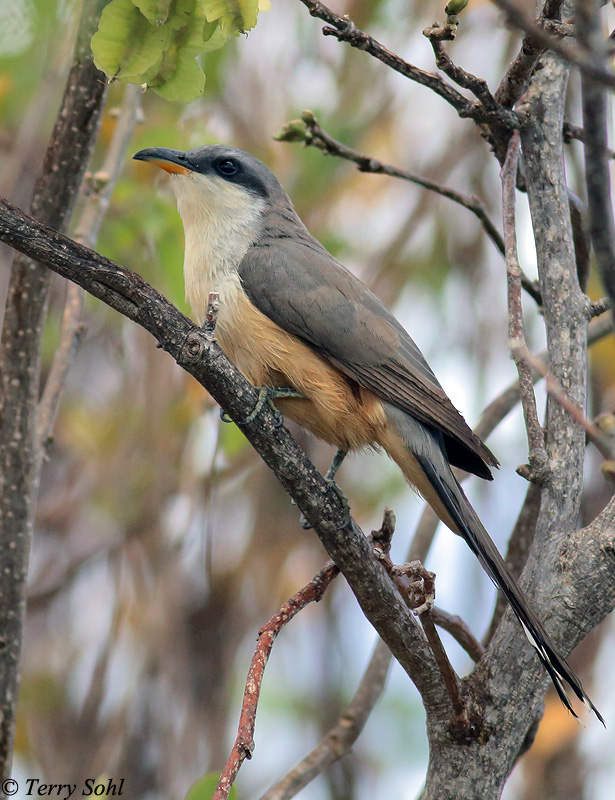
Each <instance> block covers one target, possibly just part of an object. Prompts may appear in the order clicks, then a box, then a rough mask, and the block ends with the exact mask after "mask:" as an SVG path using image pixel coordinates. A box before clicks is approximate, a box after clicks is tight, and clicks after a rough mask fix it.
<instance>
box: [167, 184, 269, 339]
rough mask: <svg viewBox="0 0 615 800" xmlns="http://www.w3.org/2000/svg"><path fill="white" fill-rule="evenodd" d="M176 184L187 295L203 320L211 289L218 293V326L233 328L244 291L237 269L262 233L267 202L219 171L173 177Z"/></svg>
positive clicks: (192, 306)
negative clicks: (261, 227) (262, 216)
mask: <svg viewBox="0 0 615 800" xmlns="http://www.w3.org/2000/svg"><path fill="white" fill-rule="evenodd" d="M172 185H173V188H174V189H175V193H176V195H177V207H178V209H179V213H180V215H181V218H182V222H183V224H184V233H185V237H186V245H185V247H186V249H185V255H184V280H185V284H186V299H187V300H188V302H189V303H190V306H191V308H192V311H193V314H194V316H195V317H196V320H197V322H199V324H202V322H203V320H204V319H205V313H206V311H207V300H208V296H209V293H210V292H218V293H219V295H220V312H219V316H218V326H219V327H221V329H222V330H224V329H225V328H226V329H229V328H231V327H232V320H233V317H234V316H235V312H236V308H237V303H238V300H239V294H240V293H241V292H242V289H241V284H240V281H239V274H238V272H237V268H238V267H239V264H240V263H241V260H242V259H243V257H244V256H245V254H246V252H247V251H248V248H249V247H250V245H251V244H252V243H253V242H254V241H255V240H256V239H257V237H258V234H259V232H260V224H261V223H260V220H261V215H262V212H263V209H264V207H265V202H264V200H262V199H260V198H257V197H254V196H253V195H251V194H250V193H249V192H247V191H246V190H245V189H243V188H241V187H238V186H235V185H233V184H232V183H229V182H228V181H225V180H224V179H222V178H220V177H218V176H215V175H201V174H199V173H196V172H191V173H190V174H189V175H174V176H173V179H172Z"/></svg>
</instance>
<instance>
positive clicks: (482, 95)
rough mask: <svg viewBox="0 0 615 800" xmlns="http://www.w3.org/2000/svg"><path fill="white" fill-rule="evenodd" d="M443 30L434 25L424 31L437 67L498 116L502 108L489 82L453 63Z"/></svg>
mask: <svg viewBox="0 0 615 800" xmlns="http://www.w3.org/2000/svg"><path fill="white" fill-rule="evenodd" d="M441 30H442V29H441V28H440V26H439V25H437V24H434V25H431V26H430V27H429V28H425V30H424V31H423V36H425V37H426V38H427V39H429V42H430V44H431V46H432V48H433V53H434V56H435V58H436V66H437V67H438V69H441V70H442V72H444V74H445V75H448V77H449V78H450V79H451V80H452V81H455V83H456V84H457V86H461V88H462V89H469V91H471V92H472V94H473V95H474V96H475V97H476V99H477V100H478V101H479V102H480V103H482V105H483V106H484V108H486V109H488V110H489V111H492V112H493V113H494V114H497V113H498V112H499V111H500V109H501V107H500V105H499V103H497V101H496V100H495V98H494V96H493V95H492V94H491V92H490V91H489V86H488V85H487V81H486V80H484V79H483V78H478V77H476V75H472V73H471V72H466V70H465V69H462V68H461V67H458V66H457V65H456V64H454V63H453V61H452V59H451V57H450V56H449V54H448V53H447V52H446V48H445V47H444V44H443V42H442V36H441V35H440V32H441Z"/></svg>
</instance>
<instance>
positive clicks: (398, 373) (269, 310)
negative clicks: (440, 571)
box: [134, 145, 603, 721]
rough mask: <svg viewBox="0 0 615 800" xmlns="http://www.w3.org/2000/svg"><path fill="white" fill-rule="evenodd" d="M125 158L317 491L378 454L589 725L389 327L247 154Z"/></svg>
mask: <svg viewBox="0 0 615 800" xmlns="http://www.w3.org/2000/svg"><path fill="white" fill-rule="evenodd" d="M134 158H136V159H137V160H140V161H148V162H150V163H152V164H154V165H156V166H158V167H161V168H162V169H164V170H166V172H169V173H170V174H171V177H172V184H173V188H174V189H175V192H176V195H177V203H178V208H179V213H180V215H181V218H182V221H183V224H184V231H185V239H186V245H185V247H186V249H185V260H184V276H185V283H186V295H187V298H188V300H189V301H190V304H191V306H192V309H193V312H194V313H195V315H196V316H197V317H198V320H199V322H201V323H202V322H203V320H204V318H205V313H206V310H207V302H208V297H209V293H210V292H214V291H215V292H218V293H219V296H220V310H219V314H218V321H217V326H216V337H217V340H218V342H219V344H220V346H221V347H222V349H223V350H224V351H225V353H226V354H227V355H228V357H229V358H230V359H231V360H232V361H233V362H234V363H235V364H236V365H237V366H238V367H239V369H240V370H241V371H242V373H243V374H244V375H245V376H246V378H248V380H249V381H251V382H252V383H253V384H254V385H255V386H258V387H262V389H261V398H262V399H263V400H264V399H268V400H269V401H270V402H274V403H275V406H276V407H277V408H278V409H279V410H280V411H281V412H282V413H283V414H285V415H286V416H288V417H289V418H290V419H293V420H295V421H296V422H298V423H299V424H300V425H302V426H303V427H304V428H307V429H308V430H309V431H311V432H312V433H313V434H315V435H316V436H317V437H319V438H321V439H324V440H325V441H326V442H329V443H330V444H333V445H336V446H337V448H338V455H337V456H336V459H335V461H334V464H333V466H332V469H331V470H330V471H329V473H328V477H329V478H330V479H331V480H332V479H333V477H334V474H335V470H336V469H337V467H338V466H339V464H340V463H341V460H342V459H343V457H344V455H345V454H346V452H348V451H349V450H356V449H359V448H363V447H377V448H381V449H383V450H385V451H386V452H387V453H388V455H389V456H390V457H391V458H392V459H393V460H394V461H395V462H396V463H397V464H398V465H399V467H400V469H401V470H402V472H403V474H404V477H405V478H406V480H407V481H408V483H409V484H410V485H411V486H413V487H414V488H415V489H417V490H418V491H419V492H420V493H421V495H422V496H423V497H424V498H425V500H426V501H427V502H428V503H429V505H430V506H431V507H432V508H433V509H434V511H435V512H436V514H437V515H438V517H439V518H440V519H441V520H442V521H443V522H444V523H445V524H446V525H447V526H448V527H449V528H450V529H451V530H452V531H454V532H455V533H458V534H459V535H460V536H462V537H463V538H464V539H465V541H466V542H467V544H468V545H469V547H470V549H471V550H472V552H473V553H474V554H475V555H476V556H477V558H478V559H479V561H480V563H481V564H482V566H483V567H484V569H485V570H486V572H487V574H488V575H489V577H490V578H491V579H492V580H493V582H494V583H495V584H496V586H498V587H499V588H500V589H501V590H502V592H503V593H504V595H505V596H506V598H507V599H508V601H509V603H510V605H511V607H512V609H513V611H514V613H515V614H516V615H517V617H518V619H519V621H520V623H521V625H522V626H523V628H524V630H525V632H526V634H527V635H528V638H529V640H530V642H531V643H532V644H533V645H534V647H535V648H536V651H537V653H538V657H539V658H540V660H541V661H542V663H543V664H544V666H545V669H546V670H547V672H548V673H549V675H550V676H551V679H552V680H553V683H554V685H555V688H556V690H557V692H558V694H559V696H560V698H561V700H562V702H563V703H564V705H565V706H566V707H567V708H568V709H569V710H570V711H571V712H572V713H573V714H574V713H575V712H574V710H573V708H572V705H571V703H570V700H569V698H568V696H567V694H566V689H565V686H564V682H566V683H568V685H569V686H570V688H571V689H572V691H573V692H574V694H575V695H576V696H577V697H578V698H579V699H580V700H582V701H583V702H584V703H585V704H586V705H587V706H588V707H589V708H591V709H593V710H594V711H595V713H596V715H597V716H598V718H599V719H600V720H601V721H603V720H602V717H601V716H600V714H599V713H598V711H597V710H596V709H595V707H594V706H593V704H592V702H591V701H590V699H589V698H588V696H587V694H586V693H585V691H584V689H583V687H582V685H581V682H580V680H579V679H578V677H577V676H576V675H575V674H574V672H573V671H572V670H571V669H570V667H569V666H568V664H567V663H566V660H565V659H564V657H563V656H562V655H561V654H560V652H559V650H558V648H557V647H556V645H555V643H554V642H553V641H552V640H551V638H550V637H549V635H548V634H547V633H546V631H545V629H544V627H543V625H542V623H541V622H540V620H539V619H538V617H537V616H536V614H535V613H534V611H533V610H532V609H531V607H530V606H529V603H528V601H527V600H526V598H525V596H524V595H523V593H522V591H521V589H520V588H519V586H518V584H517V582H516V581H515V579H514V578H513V576H512V575H511V573H510V571H509V570H508V567H507V566H506V564H505V563H504V561H503V559H502V557H501V556H500V554H499V553H498V551H497V548H496V547H495V545H494V544H493V542H492V541H491V539H490V537H489V535H488V533H487V531H486V530H485V528H484V527H483V525H482V523H481V522H480V520H479V519H478V517H477V515H476V513H475V511H474V509H473V508H472V506H471V505H470V503H469V501H468V499H467V498H466V496H465V494H464V492H463V489H462V488H461V487H460V485H459V483H458V482H457V480H456V478H455V476H454V475H453V472H452V470H451V466H455V467H459V468H461V469H464V470H467V471H468V472H471V473H473V474H475V475H478V476H479V477H481V478H485V479H487V480H491V479H492V475H491V469H490V468H491V467H495V466H497V465H498V462H497V460H496V458H495V456H494V455H493V454H492V453H491V452H490V450H489V449H488V448H487V447H486V446H485V445H484V444H483V442H481V440H480V439H479V438H478V437H477V436H475V435H474V434H473V433H472V431H471V430H470V428H469V427H468V425H467V424H466V423H465V421H464V419H463V417H462V416H461V414H460V413H459V412H458V411H457V410H456V409H455V407H454V406H453V404H452V403H451V401H450V400H449V398H448V397H447V396H446V394H445V392H444V390H443V389H442V387H441V386H440V384H439V383H438V381H437V379H436V377H435V375H434V374H433V372H432V371H431V369H430V368H429V365H428V364H427V362H426V361H425V359H424V357H423V355H422V354H421V352H420V350H419V349H418V347H417V346H416V344H415V343H414V342H413V341H412V339H411V338H410V336H409V335H408V333H406V331H405V330H404V328H403V327H402V326H401V325H400V323H399V322H398V321H397V320H396V319H395V317H394V316H393V315H392V314H391V313H390V312H389V311H388V310H387V309H386V308H385V307H384V305H383V304H382V303H381V302H380V301H379V300H378V298H377V297H376V296H375V295H374V294H372V292H370V290H369V289H368V288H367V287H366V286H364V285H363V284H362V283H361V281H359V280H358V278H356V277H355V276H354V275H352V273H350V272H349V271H348V270H347V269H345V268H344V267H343V266H342V265H341V264H340V263H339V262H338V261H336V260H335V259H334V258H333V256H331V255H330V253H329V252H327V250H326V249H325V248H324V247H323V246H322V245H321V244H320V242H318V241H317V240H316V239H314V237H313V236H312V235H311V234H310V233H309V232H308V230H307V229H306V227H305V226H304V225H303V223H302V222H301V220H300V219H299V217H298V216H297V214H296V213H295V210H294V208H293V206H292V203H291V201H290V199H289V198H288V196H287V195H286V193H285V192H284V190H283V189H282V187H281V185H280V183H279V182H278V180H277V178H276V177H275V175H274V174H273V172H271V170H269V169H268V168H267V167H266V166H265V165H264V164H263V163H262V162H261V161H259V160H258V159H257V158H255V157H254V156H252V155H250V154H249V153H246V152H244V151H242V150H236V149H234V148H231V147H224V146H221V145H212V146H206V147H197V148H196V149H194V150H190V151H188V152H185V153H184V152H180V151H177V150H169V149H166V148H161V147H154V148H149V149H147V150H140V151H139V152H138V153H136V155H135V156H134ZM256 413H257V410H255V412H253V414H252V415H250V417H249V418H248V420H245V421H244V423H245V422H247V421H249V419H252V418H254V416H255V414H256ZM575 716H576V714H575Z"/></svg>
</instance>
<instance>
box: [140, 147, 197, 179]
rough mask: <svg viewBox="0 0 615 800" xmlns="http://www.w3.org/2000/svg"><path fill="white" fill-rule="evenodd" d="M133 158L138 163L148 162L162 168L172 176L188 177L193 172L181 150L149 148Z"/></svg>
mask: <svg viewBox="0 0 615 800" xmlns="http://www.w3.org/2000/svg"><path fill="white" fill-rule="evenodd" d="M133 158H134V159H135V160H136V161H147V162H148V163H149V164H153V165H154V166H155V167H160V169H163V170H164V171H165V172H170V173H171V175H188V174H190V172H192V170H191V167H190V162H189V161H188V158H187V156H186V154H185V153H183V152H182V151H181V150H169V149H168V148H167V147H148V148H146V149H145V150H139V152H138V153H135V154H134V156H133Z"/></svg>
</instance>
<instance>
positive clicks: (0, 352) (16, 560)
mask: <svg viewBox="0 0 615 800" xmlns="http://www.w3.org/2000/svg"><path fill="white" fill-rule="evenodd" d="M104 5H105V3H104V1H103V0H88V2H86V3H85V5H84V11H83V15H82V19H81V23H80V27H79V33H78V38H77V43H76V47H75V54H74V58H73V63H72V67H71V70H70V74H69V76H68V80H67V84H66V89H65V93H64V97H63V99H62V105H61V108H60V112H59V114H58V118H57V121H56V125H55V128H54V130H53V133H52V136H51V140H50V143H49V146H48V149H47V153H46V156H45V160H44V163H43V169H42V174H41V176H40V178H39V180H38V182H37V185H36V188H35V193H34V197H33V200H32V205H31V213H32V215H33V216H34V217H36V218H37V219H39V220H41V221H42V222H44V223H45V224H48V225H53V226H54V227H55V228H58V229H60V230H62V229H65V228H66V226H67V224H68V221H69V220H70V217H71V214H72V210H73V207H74V204H75V201H76V198H77V194H78V191H79V187H80V186H81V181H82V178H83V174H84V172H85V169H86V166H87V163H88V160H89V157H90V153H91V151H92V149H93V147H94V143H95V141H96V134H97V131H98V125H99V120H100V114H101V112H102V108H103V101H104V97H105V92H106V85H105V80H104V75H103V74H102V73H101V72H99V71H98V70H97V69H96V68H95V66H94V63H93V61H92V56H91V52H90V46H89V45H90V39H91V37H92V34H93V33H94V31H95V30H96V26H97V23H98V17H99V16H100V11H101V9H102V7H103V6H104ZM49 280H50V272H49V270H47V269H45V268H44V267H41V266H39V265H38V264H36V263H34V262H33V261H31V260H30V259H28V258H26V257H23V256H20V257H18V258H17V259H16V260H15V263H14V265H13V270H12V274H11V281H10V285H9V292H8V298H7V307H6V313H5V318H4V326H3V335H2V344H1V349H0V387H1V394H0V559H1V560H2V567H3V568H2V578H1V583H0V588H1V591H0V632H1V633H0V635H1V637H2V638H1V648H0V766H1V772H2V776H3V777H6V776H7V775H8V774H9V772H10V765H11V751H12V741H13V729H14V722H15V706H16V702H17V690H18V680H19V679H18V667H19V656H20V651H21V639H22V630H23V619H24V609H25V583H26V577H27V570H28V560H29V555H30V541H31V537H32V522H33V514H34V507H35V502H36V494H37V486H38V475H39V471H40V464H41V457H42V454H41V452H40V448H39V446H38V442H37V440H36V414H37V403H38V396H39V390H40V387H39V378H40V346H41V338H42V333H43V326H44V323H45V317H46V311H47V297H48V289H49Z"/></svg>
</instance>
